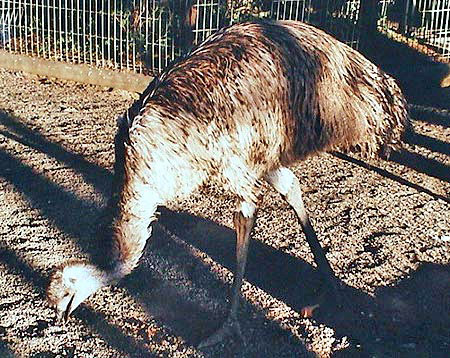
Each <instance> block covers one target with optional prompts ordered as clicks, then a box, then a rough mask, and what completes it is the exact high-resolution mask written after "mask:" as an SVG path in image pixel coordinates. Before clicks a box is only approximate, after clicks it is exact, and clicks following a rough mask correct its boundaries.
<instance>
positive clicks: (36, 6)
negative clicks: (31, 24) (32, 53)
mask: <svg viewBox="0 0 450 358" xmlns="http://www.w3.org/2000/svg"><path fill="white" fill-rule="evenodd" d="M34 7H35V16H36V19H35V26H36V55H38V56H40V46H39V12H38V11H39V3H38V2H37V0H36V4H35V6H34Z"/></svg>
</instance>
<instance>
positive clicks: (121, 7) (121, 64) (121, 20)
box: [119, 1, 123, 69]
mask: <svg viewBox="0 0 450 358" xmlns="http://www.w3.org/2000/svg"><path fill="white" fill-rule="evenodd" d="M119 3H120V29H119V30H120V32H119V36H120V40H119V56H120V68H121V69H122V68H123V28H122V23H123V3H122V1H119Z"/></svg>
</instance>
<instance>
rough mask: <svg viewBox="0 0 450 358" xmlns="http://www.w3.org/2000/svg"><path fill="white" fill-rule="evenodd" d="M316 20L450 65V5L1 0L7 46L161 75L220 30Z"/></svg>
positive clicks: (349, 38)
mask: <svg viewBox="0 0 450 358" xmlns="http://www.w3.org/2000/svg"><path fill="white" fill-rule="evenodd" d="M254 18H273V19H292V20H300V21H305V22H308V23H312V24H314V25H316V26H319V27H321V28H323V29H325V30H326V31H328V32H330V33H332V34H333V35H334V36H336V37H337V38H339V39H340V40H342V41H344V42H346V43H347V44H349V45H350V46H352V47H353V48H358V47H359V46H360V43H361V41H363V40H364V39H365V38H366V37H367V30H368V29H369V28H371V29H373V27H375V30H376V29H378V30H379V31H381V32H382V33H384V34H386V35H387V36H390V37H392V38H396V39H403V40H405V41H407V42H408V44H410V43H411V44H412V45H414V46H416V47H417V48H420V49H423V50H424V51H425V52H427V54H430V55H432V56H433V57H434V58H436V59H439V60H442V61H449V60H450V33H449V31H450V30H449V18H450V0H382V1H374V0H0V49H3V50H4V51H6V52H8V53H12V54H22V55H29V56H33V57H39V58H42V59H48V60H53V61H61V62H65V63H73V64H87V65H93V66H95V67H97V68H104V69H112V70H124V71H132V72H136V73H143V74H148V75H155V74H157V73H159V72H160V71H161V70H162V69H163V68H165V67H166V66H167V65H168V64H169V63H170V62H171V61H173V60H174V59H175V58H176V57H178V56H180V55H181V54H182V53H183V52H186V51H188V50H189V49H190V48H191V47H192V46H194V45H195V44H197V43H199V42H201V41H202V40H204V39H205V38H206V37H208V36H209V35H210V34H212V33H213V32H215V31H217V30H218V29H219V28H221V27H223V26H225V25H228V24H232V23H235V22H240V21H246V20H250V19H254Z"/></svg>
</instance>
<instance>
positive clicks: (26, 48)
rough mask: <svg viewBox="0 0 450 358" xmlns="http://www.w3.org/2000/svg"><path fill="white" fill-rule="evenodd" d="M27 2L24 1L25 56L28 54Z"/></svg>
mask: <svg viewBox="0 0 450 358" xmlns="http://www.w3.org/2000/svg"><path fill="white" fill-rule="evenodd" d="M26 1H27V0H24V8H25V11H24V15H25V23H24V26H25V28H24V30H25V54H28V11H27V10H28V7H27V5H28V4H27V2H26Z"/></svg>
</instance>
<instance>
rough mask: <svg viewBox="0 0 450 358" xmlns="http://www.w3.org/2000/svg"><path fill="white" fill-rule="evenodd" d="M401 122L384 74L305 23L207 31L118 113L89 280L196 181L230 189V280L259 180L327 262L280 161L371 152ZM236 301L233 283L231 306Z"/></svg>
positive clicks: (126, 252)
mask: <svg viewBox="0 0 450 358" xmlns="http://www.w3.org/2000/svg"><path fill="white" fill-rule="evenodd" d="M406 123H407V111H406V102H405V100H404V97H403V95H402V94H401V91H400V89H399V88H398V86H397V85H396V83H395V81H394V80H393V79H392V78H391V77H389V76H388V75H386V74H385V73H383V72H382V71H381V70H379V69H378V68H377V67H376V66H375V65H373V64H372V63H371V62H369V61H368V60H367V59H365V58H364V57H363V56H362V55H360V54H359V53H357V52H356V51H354V50H352V49H351V48H350V47H348V46H346V45H344V44H342V43H340V42H339V41H337V40H335V39H334V38H333V37H331V36H329V35H327V34H325V33H324V32H322V31H320V30H318V29H316V28H314V27H312V26H309V25H306V24H303V23H298V22H288V21H286V22H260V23H246V24H240V25H234V26H231V27H229V28H226V29H223V30H221V31H219V32H218V33H216V34H215V35H213V36H212V37H210V38H209V39H208V40H207V41H206V42H205V43H203V44H202V45H200V46H199V47H197V48H196V49H194V50H193V51H192V52H191V53H190V54H189V55H187V56H186V57H185V58H184V59H182V60H181V61H179V62H177V63H175V64H174V65H173V66H172V67H170V68H169V69H168V70H166V71H165V72H164V73H163V74H162V75H161V76H160V77H159V78H158V79H157V80H155V81H154V82H152V84H150V86H149V87H148V89H147V90H146V91H145V93H144V94H143V95H142V96H141V98H140V100H139V101H138V102H136V103H135V105H134V106H133V107H132V108H131V109H130V110H129V111H128V112H127V116H125V117H124V118H123V119H122V120H121V122H120V123H119V131H118V133H117V135H116V164H115V176H116V183H117V184H118V187H119V189H118V193H119V194H118V199H117V215H116V217H115V220H114V223H113V225H112V227H113V232H112V241H111V242H112V248H111V249H110V250H109V251H108V252H107V254H108V255H106V256H107V257H108V258H109V259H108V261H109V265H108V267H107V268H106V269H98V276H99V283H98V285H95V284H92V285H91V286H92V287H97V286H102V285H105V284H108V283H114V282H116V281H117V280H119V279H120V278H121V277H123V276H124V275H126V274H128V273H130V272H131V271H132V270H133V269H134V267H136V265H137V264H138V260H139V258H140V256H141V255H142V251H143V248H144V246H145V243H146V241H147V239H148V237H149V236H150V229H149V225H150V223H151V222H152V220H153V219H154V214H155V211H156V207H157V206H158V205H164V204H165V203H167V202H170V201H173V200H174V199H177V198H182V197H185V196H187V195H189V194H190V193H192V192H193V191H194V190H195V189H197V188H198V187H200V186H201V185H202V184H203V183H205V182H215V183H216V184H217V185H219V186H222V187H223V188H225V189H226V190H228V191H230V192H231V193H233V194H235V195H236V196H237V198H238V210H237V214H236V215H235V226H236V230H237V236H238V238H237V239H238V243H237V261H238V263H237V267H238V269H237V272H236V276H235V287H237V291H238V290H239V288H240V285H241V282H242V276H243V273H244V267H245V260H246V254H247V246H248V237H249V234H250V231H251V228H252V226H253V222H254V213H255V210H256V207H257V205H258V200H259V196H260V184H261V182H262V181H263V180H267V181H268V182H270V183H271V184H272V185H273V186H274V188H275V189H277V190H278V191H279V192H280V193H281V194H282V195H283V196H284V197H285V198H286V200H287V201H288V202H289V203H290V204H291V205H292V207H293V208H294V209H295V211H296V212H297V214H298V216H299V219H300V223H301V224H302V227H303V229H304V231H305V233H306V234H307V238H308V242H309V243H310V245H311V247H312V249H313V252H314V254H315V257H316V260H318V261H321V262H322V264H321V263H320V262H318V264H319V267H321V265H322V267H325V266H327V265H328V263H326V259H325V256H324V255H323V253H320V252H319V251H320V245H319V244H318V241H317V239H313V241H314V240H315V241H314V242H311V241H310V237H311V236H314V237H315V234H314V231H313V229H312V227H311V226H310V223H309V219H308V217H307V214H306V210H305V208H304V206H303V202H302V199H301V192H300V189H299V185H298V180H297V179H296V178H295V176H294V175H293V174H292V172H291V171H289V170H288V169H287V167H288V166H289V165H292V164H293V163H295V162H297V161H300V160H302V159H304V158H306V157H308V156H310V155H314V154H316V153H319V152H324V151H329V150H360V151H363V152H365V153H366V154H368V155H372V154H376V153H377V152H379V151H380V150H383V149H384V148H385V146H386V145H390V144H394V145H395V144H396V143H397V142H398V141H399V140H400V136H401V133H402V131H403V127H404V125H405V124H406ZM316 241H317V242H316ZM317 245H318V246H317ZM314 246H315V248H314ZM317 250H318V251H317ZM316 251H317V252H316ZM80 265H82V264H80ZM327 267H328V271H330V270H331V269H329V266H327ZM64 270H65V269H63V270H62V271H60V272H59V273H58V275H60V276H58V275H57V276H55V278H54V279H53V281H52V283H51V285H50V288H49V298H50V300H51V301H53V302H55V303H56V304H57V305H60V306H61V307H63V309H64V310H65V311H66V312H67V310H68V309H69V310H70V311H71V310H72V309H74V308H75V307H73V306H72V305H71V304H69V305H67V302H66V303H65V304H62V303H61V302H62V300H61V294H60V291H61V289H60V286H61V280H62V279H61V277H64ZM72 271H74V270H72ZM324 271H327V269H326V268H325V270H324ZM75 272H76V270H75ZM89 272H90V271H89ZM66 281H67V280H66ZM69 281H70V280H69ZM72 291H75V294H76V291H77V289H76V288H72ZM94 292H95V291H94ZM75 294H74V295H75ZM85 295H86V294H84V296H85ZM66 301H67V299H66ZM77 304H78V303H77ZM58 307H59V306H58ZM236 310H237V293H236V294H235V297H234V298H233V303H232V311H231V316H233V317H234V316H235V315H236ZM69 313H70V312H69ZM233 319H235V317H234V318H233Z"/></svg>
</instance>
